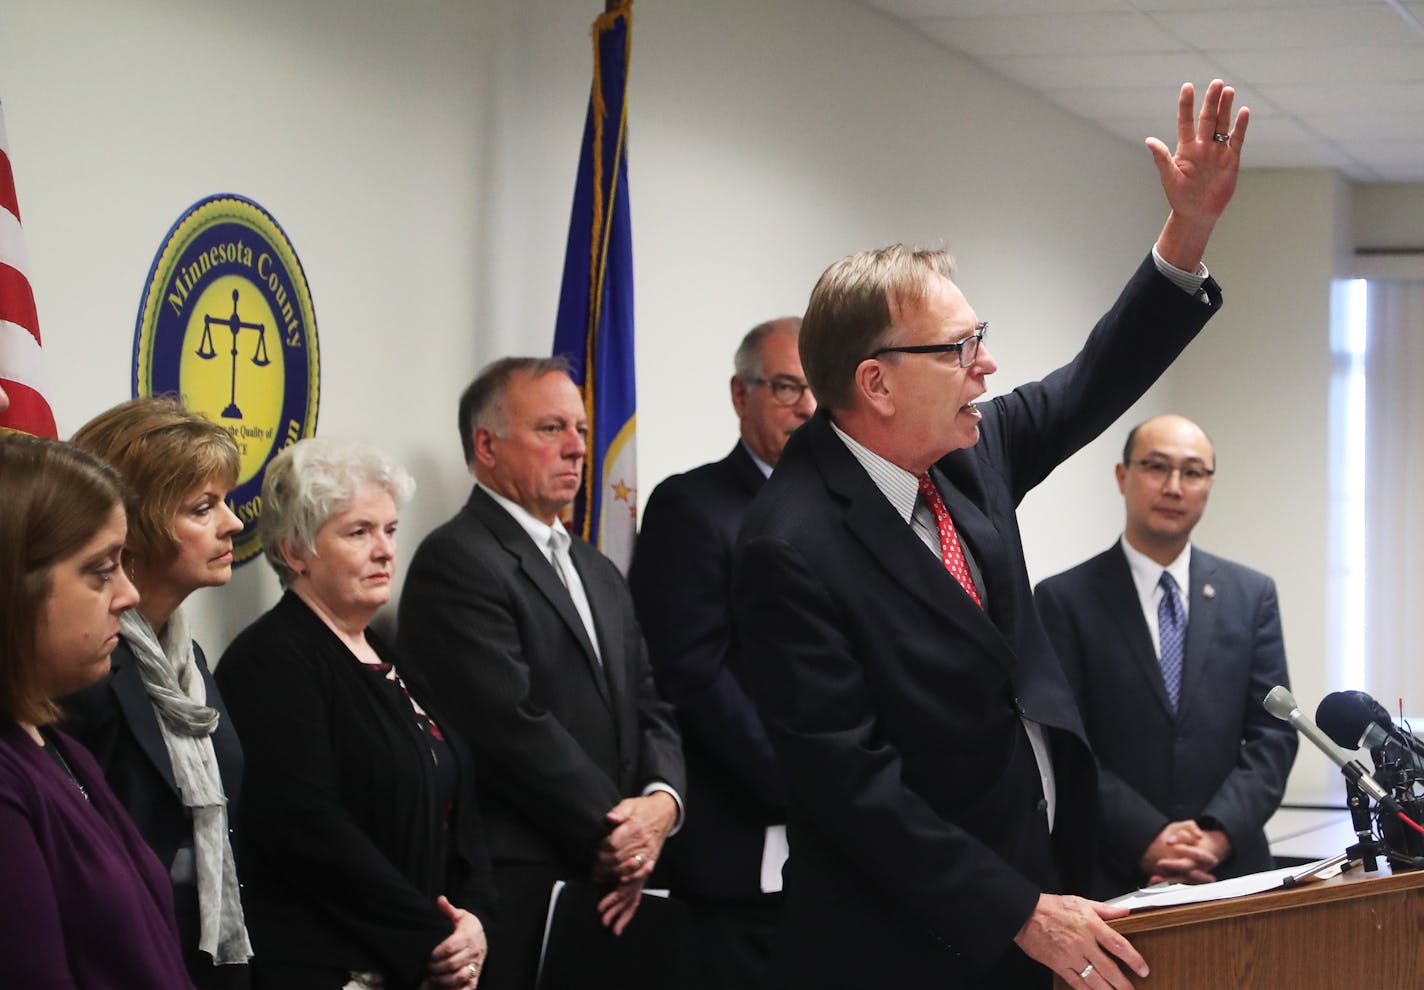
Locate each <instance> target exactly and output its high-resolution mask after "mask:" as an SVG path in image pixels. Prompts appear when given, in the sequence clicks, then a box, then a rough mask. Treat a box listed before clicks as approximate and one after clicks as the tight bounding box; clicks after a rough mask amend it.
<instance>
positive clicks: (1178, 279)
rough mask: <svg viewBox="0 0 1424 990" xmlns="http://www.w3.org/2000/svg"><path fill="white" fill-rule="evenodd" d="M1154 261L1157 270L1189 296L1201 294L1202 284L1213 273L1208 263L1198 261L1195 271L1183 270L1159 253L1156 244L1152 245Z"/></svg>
mask: <svg viewBox="0 0 1424 990" xmlns="http://www.w3.org/2000/svg"><path fill="white" fill-rule="evenodd" d="M1152 261H1153V263H1154V264H1156V265H1157V270H1158V271H1159V272H1161V273H1162V275H1163V276H1164V277H1165V278H1166V279H1167V280H1168V281H1170V282H1171V283H1172V284H1173V285H1175V286H1176V287H1177V288H1179V289H1181V290H1182V291H1183V292H1185V293H1186V294H1187V295H1189V296H1195V295H1197V294H1199V293H1200V292H1201V287H1202V284H1203V283H1204V282H1206V280H1207V278H1208V277H1209V276H1210V275H1211V273H1210V272H1209V271H1207V270H1206V265H1205V264H1202V263H1198V265H1197V270H1196V272H1195V273H1193V272H1188V271H1183V270H1182V269H1180V268H1178V267H1177V266H1176V265H1174V264H1171V263H1170V262H1168V261H1164V260H1163V258H1162V256H1161V255H1160V254H1158V253H1157V245H1156V244H1153V245H1152Z"/></svg>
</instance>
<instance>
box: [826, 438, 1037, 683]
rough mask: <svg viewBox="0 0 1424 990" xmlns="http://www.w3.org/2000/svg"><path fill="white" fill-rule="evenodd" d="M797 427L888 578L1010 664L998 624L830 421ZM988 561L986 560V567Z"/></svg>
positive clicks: (853, 529)
mask: <svg viewBox="0 0 1424 990" xmlns="http://www.w3.org/2000/svg"><path fill="white" fill-rule="evenodd" d="M803 429H805V430H807V431H808V432H809V434H810V442H811V444H812V451H813V454H814V456H815V459H816V462H817V465H818V467H819V468H820V471H821V474H822V476H823V477H824V478H825V479H826V484H827V486H828V487H829V488H830V490H831V491H832V492H833V493H834V494H835V495H837V496H838V497H839V498H841V499H844V500H845V501H846V502H847V507H846V524H847V526H848V527H849V528H850V531H851V532H852V533H853V534H854V535H855V537H856V538H857V539H858V540H860V542H861V543H862V544H863V545H864V546H865V548H866V550H867V552H868V553H869V554H870V555H871V556H872V557H873V558H874V559H875V561H876V562H877V563H878V564H879V565H880V566H881V567H882V568H884V570H885V571H886V573H887V574H888V575H889V577H890V579H891V580H892V581H894V582H895V583H896V584H898V585H900V587H902V588H903V589H904V590H905V591H906V592H907V593H908V594H909V595H911V596H912V597H914V598H916V599H918V600H919V601H920V602H922V603H924V604H925V605H927V606H928V607H929V608H931V609H933V610H934V611H936V612H938V613H939V614H940V615H942V616H943V617H944V618H945V619H947V620H948V621H949V622H951V623H952V624H953V625H954V626H955V627H956V628H957V629H959V630H961V631H963V632H964V633H966V634H968V635H970V636H972V637H974V638H975V639H976V640H978V641H979V642H980V644H981V645H982V646H983V648H984V649H985V650H986V651H988V652H990V653H991V654H992V655H994V656H997V657H999V658H1000V660H1001V661H1002V662H1004V663H1006V664H1009V663H1011V662H1012V659H1013V652H1012V650H1011V649H1010V648H1009V644H1008V641H1007V640H1005V639H1004V636H1003V634H1002V633H1001V632H1000V631H999V629H998V627H997V626H995V625H994V623H993V622H992V621H991V620H990V618H989V616H987V615H986V614H985V613H984V610H983V609H981V608H980V607H979V606H978V605H975V604H974V602H973V600H972V599H971V598H970V597H969V596H968V595H967V594H966V593H965V592H964V589H963V588H961V587H960V586H959V583H958V582H957V581H955V579H954V576H953V575H951V574H950V573H949V572H948V571H947V570H945V569H944V566H943V565H942V564H940V563H939V561H937V560H936V559H935V557H934V555H933V554H931V553H929V552H928V551H927V550H926V549H925V546H924V544H923V543H921V542H920V539H919V537H917V536H916V535H915V533H914V530H913V529H911V528H910V526H908V525H906V523H905V521H904V520H903V519H902V518H900V515H899V513H897V512H896V511H895V508H894V506H892V505H891V504H890V502H889V501H888V500H887V499H886V498H885V496H884V495H883V494H882V493H881V491H880V489H878V488H876V487H875V482H873V481H872V480H871V479H870V476H869V475H867V474H866V473H865V471H864V469H862V468H861V466H860V464H859V462H857V461H856V459H855V455H854V454H852V453H851V452H850V451H849V450H848V449H847V448H846V446H845V444H844V443H842V442H841V440H840V438H839V437H837V436H836V435H835V433H834V432H833V431H832V430H831V427H830V423H829V422H828V421H826V420H824V419H823V418H822V417H820V416H817V417H814V418H813V419H812V420H811V421H809V422H808V423H807V424H806V426H804V427H803ZM980 517H981V519H983V522H984V524H986V525H987V526H988V528H989V529H992V528H993V527H992V524H991V523H989V522H988V520H987V519H984V518H983V516H982V513H981V514H980ZM976 528H977V527H976ZM989 566H991V565H990V563H989V562H988V561H987V560H986V561H985V562H984V567H985V568H986V570H987V568H988V567H989Z"/></svg>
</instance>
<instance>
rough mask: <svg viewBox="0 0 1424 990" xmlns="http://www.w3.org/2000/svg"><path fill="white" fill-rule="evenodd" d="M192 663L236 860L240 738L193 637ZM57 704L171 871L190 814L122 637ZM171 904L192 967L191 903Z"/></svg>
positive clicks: (189, 834) (188, 840) (194, 912)
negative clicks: (88, 680)
mask: <svg viewBox="0 0 1424 990" xmlns="http://www.w3.org/2000/svg"><path fill="white" fill-rule="evenodd" d="M193 662H194V663H195V664H196V665H197V668H198V673H199V674H200V675H201V676H202V678H203V686H204V688H206V690H207V704H208V706H209V707H210V708H215V709H217V712H218V727H217V728H216V729H214V730H213V735H212V740H213V752H214V753H215V755H216V756H217V761H218V771H219V773H220V774H221V775H222V782H223V793H224V794H225V795H227V801H228V809H227V811H228V827H229V829H231V830H232V835H231V836H230V838H231V840H232V844H233V854H234V856H235V857H238V858H239V862H240V851H239V849H238V846H239V845H240V840H239V836H238V834H237V831H236V830H237V824H238V818H239V815H238V809H239V808H240V806H241V799H242V771H243V759H242V744H241V743H240V742H238V737H237V732H236V730H235V729H233V726H232V719H231V717H230V716H229V715H228V712H227V707H226V706H225V705H224V703H223V697H222V694H221V692H219V691H218V687H217V684H215V683H214V682H213V677H212V674H210V673H209V672H208V662H207V658H206V657H204V656H203V651H202V649H201V648H200V647H199V646H198V644H197V643H194V644H193ZM60 708H61V710H62V711H63V713H64V721H63V723H62V725H63V727H64V730H65V731H66V732H68V733H70V734H71V735H73V736H74V737H75V738H76V739H78V740H79V741H80V742H82V743H83V744H84V745H85V747H86V748H88V750H89V751H90V752H91V753H93V754H94V757H95V759H97V760H98V761H99V765H100V766H101V767H103V768H104V779H105V780H107V781H108V783H109V787H110V788H112V789H113V792H114V794H115V796H117V797H118V799H119V801H120V802H121V803H122V804H123V806H124V809H125V810H126V811H127V812H128V813H129V817H131V818H132V819H133V821H134V824H135V825H137V826H138V830H139V833H140V834H141V835H142V836H143V838H144V841H145V842H147V843H148V845H149V847H150V848H151V849H153V851H154V853H155V854H156V855H157V856H158V861H159V862H160V863H162V864H163V868H164V870H165V871H171V870H172V869H173V860H174V858H175V857H176V856H177V855H178V850H179V849H180V848H181V847H183V846H185V845H186V846H191V845H192V844H193V820H192V818H191V816H190V815H189V814H188V809H187V808H186V807H185V806H184V805H183V800H182V797H181V796H180V795H179V793H178V784H177V782H176V781H175V780H174V779H173V762H172V761H171V760H170V759H169V757H168V747H166V746H165V745H164V744H163V734H162V733H161V732H160V731H159V728H158V712H157V711H156V710H155V709H154V707H153V701H152V700H151V699H150V698H149V696H148V690H147V689H146V688H145V687H144V686H143V678H142V676H141V675H140V674H139V669H138V660H137V659H136V658H135V657H134V654H133V648H132V647H131V646H129V644H128V641H127V640H126V639H124V638H123V637H120V638H119V645H118V646H116V647H115V648H114V652H113V654H112V657H111V659H110V663H109V673H108V675H107V676H106V677H105V678H104V679H103V680H100V681H99V682H97V683H95V684H91V685H90V686H89V687H87V688H84V689H83V690H82V691H76V692H75V693H74V694H71V695H69V696H68V697H67V698H64V699H63V700H62V701H61V702H60ZM174 906H175V908H176V911H177V916H178V932H179V937H180V942H181V945H182V948H183V954H184V957H185V959H187V960H188V963H189V966H190V967H191V966H193V965H195V960H196V957H197V951H198V949H197V947H198V938H199V919H198V905H197V901H196V899H194V898H193V897H191V896H180V897H178V898H176V899H175V901H174ZM223 969H228V967H223Z"/></svg>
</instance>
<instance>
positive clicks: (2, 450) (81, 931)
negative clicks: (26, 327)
mask: <svg viewBox="0 0 1424 990" xmlns="http://www.w3.org/2000/svg"><path fill="white" fill-rule="evenodd" d="M0 505H3V506H4V510H3V511H0V849H3V850H4V862H5V866H4V877H5V879H4V896H3V897H0V973H3V974H4V979H5V984H6V986H16V987H42V986H43V987H51V986H74V987H132V988H138V987H143V988H145V990H181V988H188V987H190V986H191V984H190V982H189V980H188V976H187V973H186V972H185V970H184V967H183V960H182V955H181V953H180V952H179V949H178V942H177V938H176V935H175V932H174V923H173V902H172V894H171V892H170V890H169V887H168V884H167V881H166V878H165V876H164V872H163V868H162V867H161V866H160V865H159V863H158V861H157V859H155V857H154V855H153V852H152V851H151V850H150V849H149V848H148V846H147V845H145V843H144V841H143V838H142V836H140V835H139V833H138V830H137V829H135V828H134V825H133V823H132V822H131V821H130V820H129V818H128V816H127V815H126V814H125V813H124V809H123V807H122V805H120V804H119V802H118V800H117V798H115V796H114V794H113V792H112V791H111V790H110V789H109V787H108V785H107V784H105V782H104V776H103V773H102V772H101V771H100V769H99V767H98V765H97V764H96V763H95V762H94V758H93V757H92V756H90V755H89V753H88V752H86V751H85V750H84V748H83V747H82V746H80V745H79V744H77V743H76V742H75V741H74V740H73V739H71V738H69V737H68V736H66V735H65V734H64V733H63V732H60V731H58V730H57V729H55V728H54V722H55V720H56V719H57V717H58V710H57V709H56V706H55V704H54V699H55V698H57V697H59V696H61V695H63V694H66V693H68V692H71V691H76V690H78V689H80V688H83V687H85V686H86V685H88V684H91V683H93V682H94V681H95V680H97V679H98V678H101V677H103V676H104V673H105V671H106V670H108V666H109V653H110V652H111V651H112V650H113V648H114V646H115V644H117V642H118V638H119V619H120V616H121V615H122V613H123V612H124V611H125V610H126V609H128V608H130V607H131V606H133V605H134V603H135V602H137V601H138V595H137V594H136V593H135V591H134V587H133V585H132V584H131V583H130V582H129V580H128V578H127V577H126V576H125V575H124V573H123V571H122V570H121V569H120V567H119V554H120V552H121V551H122V549H123V545H124V535H125V531H126V519H125V515H124V506H123V498H122V493H121V482H120V480H119V478H118V477H117V476H116V475H115V474H114V472H113V470H112V469H111V468H109V467H108V466H107V465H106V464H103V463H102V462H100V461H98V460H96V459H95V458H93V457H91V456H89V455H87V454H84V453H82V452H80V451H77V450H74V449H72V448H70V447H67V446H66V445H64V444H60V443H56V442H55V441H52V440H40V439H36V438H34V437H18V436H6V437H3V438H0Z"/></svg>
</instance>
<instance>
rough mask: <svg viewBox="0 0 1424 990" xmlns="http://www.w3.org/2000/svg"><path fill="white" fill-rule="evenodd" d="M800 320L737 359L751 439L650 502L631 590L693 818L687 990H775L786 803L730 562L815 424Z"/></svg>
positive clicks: (684, 873) (687, 824)
mask: <svg viewBox="0 0 1424 990" xmlns="http://www.w3.org/2000/svg"><path fill="white" fill-rule="evenodd" d="M800 328H801V320H800V319H799V318H797V317H783V318H781V319H778V320H769V321H768V322H766V323H762V324H760V325H758V326H756V327H754V328H753V329H752V330H751V331H749V332H748V333H747V335H746V336H745V337H744V338H743V339H742V343H741V346H739V347H738V348H737V353H736V356H735V358H734V359H733V367H734V369H735V373H734V374H733V376H732V383H731V388H732V407H733V409H735V410H736V413H737V419H738V420H740V421H741V439H740V440H739V441H738V443H737V445H736V446H735V447H733V448H732V452H731V453H730V454H728V455H727V456H726V457H724V458H722V460H720V461H715V462H713V463H711V464H704V465H702V466H701V467H698V468H694V469H693V470H691V471H688V472H687V473H686V474H679V475H674V476H673V477H671V478H668V479H667V480H665V481H664V482H663V483H662V484H660V485H658V487H657V488H656V489H655V490H654V491H653V494H652V497H651V498H650V499H649V500H648V505H647V508H646V509H645V510H644V513H643V525H642V530H641V532H640V533H639V534H638V541H637V544H636V547H635V549H634V553H633V566H632V569H631V570H630V572H629V575H628V580H629V584H630V585H631V586H632V589H633V599H634V604H635V607H636V608H637V613H638V622H639V624H640V625H641V626H642V627H643V636H644V638H645V639H646V640H647V643H648V653H649V656H650V657H651V659H652V665H653V675H654V677H655V678H656V680H657V684H658V688H659V690H660V691H661V692H662V694H663V696H664V697H665V698H667V699H668V700H669V701H671V702H672V703H673V705H674V706H675V707H676V708H677V715H678V722H679V724H680V726H681V728H682V745H683V754H684V756H685V758H686V760H687V781H688V791H687V816H686V820H685V821H684V824H683V827H682V831H681V832H680V833H679V834H678V835H677V836H676V838H675V839H673V841H671V842H669V843H668V846H667V849H666V850H665V852H664V855H663V860H662V861H663V864H664V867H665V874H664V878H665V879H666V881H667V883H668V884H669V886H671V887H672V889H673V892H674V893H675V894H677V895H678V896H679V897H681V898H682V899H683V900H684V901H685V902H686V903H687V905H688V909H689V912H690V921H691V952H692V958H691V965H689V966H688V968H687V976H688V984H687V985H688V987H689V988H697V990H713V988H719V990H720V988H726V990H757V988H761V987H769V986H770V983H769V982H768V978H769V974H768V971H767V963H768V960H769V959H770V956H771V945H772V938H773V937H774V935H775V932H776V923H777V917H778V914H779V912H780V909H781V894H780V890H781V865H782V862H783V861H784V859H785V854H784V851H785V848H786V844H785V831H786V825H785V822H786V795H785V792H784V790H783V788H782V784H781V776H780V774H779V773H778V771H777V767H776V761H775V758H774V757H773V755H772V752H771V744H770V743H768V742H767V738H766V730H765V729H763V728H762V724H761V719H760V718H758V717H757V713H756V709H755V708H754V707H753V705H752V702H751V699H750V698H749V697H748V696H747V693H746V691H745V690H744V689H743V688H742V685H741V683H740V682H739V681H738V680H737V678H736V676H735V675H734V673H733V661H734V656H733V654H734V647H733V645H732V639H731V614H730V603H729V602H728V600H727V595H728V591H729V589H730V585H731V572H732V550H733V548H734V547H735V545H736V541H737V531H738V530H739V529H740V528H741V525H742V516H743V515H745V514H746V511H747V507H748V506H750V505H751V502H752V498H753V497H754V496H755V495H756V493H757V491H758V490H759V489H760V488H761V487H762V484H763V483H764V482H765V481H766V478H767V476H768V475H770V474H771V470H772V468H773V467H775V466H776V462H777V461H778V460H779V459H780V458H781V449H782V448H783V447H784V446H786V441H787V439H788V438H789V437H790V436H791V434H792V433H794V432H795V431H796V428H797V427H799V426H800V425H801V424H802V423H804V422H805V421H806V420H807V419H809V418H810V417H811V414H812V413H814V412H815V411H816V400H815V399H814V398H813V397H812V395H811V392H810V389H808V388H807V386H806V378H805V376H804V375H803V373H802V371H801V358H800V357H799V356H798V355H797V353H796V335H797V331H798V330H800Z"/></svg>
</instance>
